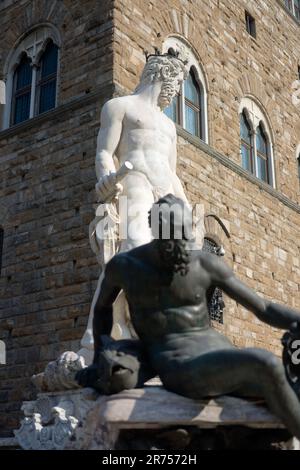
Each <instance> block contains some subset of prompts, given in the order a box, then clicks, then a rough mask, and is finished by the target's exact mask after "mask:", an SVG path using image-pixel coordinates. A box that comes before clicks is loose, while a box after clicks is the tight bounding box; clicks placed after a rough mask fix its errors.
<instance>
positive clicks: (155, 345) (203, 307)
mask: <svg viewBox="0 0 300 470" xmlns="http://www.w3.org/2000/svg"><path fill="white" fill-rule="evenodd" d="M142 248H143V249H140V248H136V249H135V250H132V251H131V252H130V254H128V253H126V254H125V253H124V254H122V255H119V257H120V258H119V259H120V266H119V269H120V270H121V271H120V272H122V273H124V276H122V288H123V289H124V292H125V294H126V297H127V300H128V303H129V307H130V314H131V320H132V323H133V325H134V328H135V330H136V332H137V334H138V336H139V338H141V340H142V342H143V344H144V345H147V349H148V351H149V353H150V355H151V359H152V364H153V366H155V368H156V369H158V370H159V369H160V368H161V367H163V366H164V362H166V364H167V363H168V362H169V361H170V359H171V358H172V359H175V358H176V357H179V358H180V360H181V361H182V358H193V357H198V356H199V354H201V351H203V352H205V353H207V351H209V350H214V351H215V350H216V349H224V348H232V347H233V346H232V344H231V343H230V341H229V340H228V339H227V338H226V337H225V336H223V335H221V334H220V333H218V332H217V331H216V330H214V329H212V328H211V327H210V321H209V314H208V308H207V299H206V292H207V290H208V288H209V287H210V283H211V281H210V278H209V275H208V274H207V272H206V271H205V269H203V268H202V265H201V253H200V252H199V251H194V252H192V254H191V265H190V266H191V272H188V273H187V275H186V276H184V277H182V276H181V275H180V274H179V273H175V274H174V275H173V278H172V280H171V282H170V278H169V276H168V275H166V273H164V272H162V271H160V270H159V269H158V268H157V266H156V265H155V264H154V263H152V262H151V255H150V252H149V255H148V254H147V251H146V250H145V246H144V247H142ZM193 264H195V265H197V266H196V269H193ZM128 269H130V273H131V275H130V277H128V276H127V275H126V273H127V270H128ZM195 272H196V273H197V275H196V276H195ZM145 286H147V296H145V295H143V292H144V289H145Z"/></svg>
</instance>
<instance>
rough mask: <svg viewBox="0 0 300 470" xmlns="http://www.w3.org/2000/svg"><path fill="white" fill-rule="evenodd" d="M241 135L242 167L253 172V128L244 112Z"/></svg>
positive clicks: (241, 121)
mask: <svg viewBox="0 0 300 470" xmlns="http://www.w3.org/2000/svg"><path fill="white" fill-rule="evenodd" d="M240 134H241V154H242V167H243V168H244V169H245V170H248V171H250V172H253V143H252V132H251V126H250V124H249V122H248V119H247V116H246V113H245V111H243V112H242V114H241V119H240Z"/></svg>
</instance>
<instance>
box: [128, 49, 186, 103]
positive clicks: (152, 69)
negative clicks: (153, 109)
mask: <svg viewBox="0 0 300 470" xmlns="http://www.w3.org/2000/svg"><path fill="white" fill-rule="evenodd" d="M186 77H187V68H186V64H185V62H183V61H182V60H180V59H179V58H178V57H177V56H176V55H174V52H173V53H168V54H163V55H161V54H153V55H150V56H148V57H147V62H146V65H145V67H144V70H143V72H142V76H141V79H140V83H139V85H138V87H137V88H136V91H139V89H140V88H141V87H143V86H145V85H151V84H153V83H157V82H161V92H160V95H159V98H158V105H159V106H160V108H162V109H163V108H165V107H167V106H169V104H170V103H171V101H172V99H173V98H174V97H175V96H176V94H177V93H178V92H179V90H180V85H181V84H182V82H183V81H184V80H185V78H186Z"/></svg>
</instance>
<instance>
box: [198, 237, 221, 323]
mask: <svg viewBox="0 0 300 470" xmlns="http://www.w3.org/2000/svg"><path fill="white" fill-rule="evenodd" d="M202 249H203V251H206V252H208V253H213V254H215V255H216V256H222V255H221V253H222V250H221V247H220V246H219V245H218V244H217V243H216V242H215V241H214V240H212V239H211V238H207V237H205V238H204V243H203V248H202ZM206 297H207V306H208V311H209V317H210V319H211V320H214V321H216V322H218V323H223V322H224V318H223V313H224V307H225V303H224V300H223V293H222V291H221V289H219V287H211V288H210V289H209V290H208V292H207V296H206Z"/></svg>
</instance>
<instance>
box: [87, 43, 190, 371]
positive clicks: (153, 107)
mask: <svg viewBox="0 0 300 470" xmlns="http://www.w3.org/2000/svg"><path fill="white" fill-rule="evenodd" d="M173 54H174V52H173V51H171V54H166V55H157V53H156V54H154V55H151V56H148V58H147V59H148V60H147V63H146V65H145V67H144V70H143V73H142V76H141V79H140V83H139V85H138V87H137V88H136V90H135V91H134V93H133V94H132V95H129V96H123V97H119V98H114V99H111V100H110V101H108V102H107V103H106V104H105V105H104V106H103V108H102V112H101V127H100V130H99V134H98V139H97V153H96V174H97V179H98V182H97V184H96V191H97V193H98V196H99V202H100V203H101V204H106V205H105V210H106V214H108V215H109V216H110V217H111V219H112V220H114V221H116V222H119V223H120V224H121V223H122V220H118V212H117V211H116V205H115V204H116V201H117V199H118V196H119V195H122V200H124V197H126V198H127V199H126V201H127V228H128V233H127V237H126V238H125V239H123V240H119V242H118V240H117V239H116V237H115V239H112V240H109V241H107V240H106V241H105V242H103V241H102V243H101V240H99V239H98V238H97V222H98V221H99V220H100V219H101V217H100V218H99V217H98V218H97V217H96V219H95V221H94V223H92V224H91V227H90V239H91V244H92V247H93V249H94V251H95V252H96V253H97V254H98V260H99V261H100V264H102V268H103V267H104V266H103V265H105V264H106V263H107V261H108V260H109V259H110V258H111V256H113V254H114V253H115V252H116V251H119V250H121V251H126V250H129V249H131V248H133V247H136V246H139V245H141V244H144V243H148V242H149V241H150V239H151V234H150V229H149V226H148V210H149V209H150V207H151V206H152V204H153V202H154V201H156V200H157V199H158V198H160V197H161V196H163V195H165V194H167V193H172V194H174V195H176V196H178V197H180V198H182V199H183V200H185V201H187V199H186V196H185V193H184V190H183V187H182V184H181V182H180V180H179V178H178V176H177V175H176V160H177V156H176V141H177V136H176V127H175V125H174V123H173V122H172V121H171V119H169V118H168V117H167V116H166V114H164V112H163V110H164V108H165V107H167V106H168V105H169V104H170V103H171V101H172V99H173V98H174V97H175V96H176V94H177V93H178V91H179V88H180V85H181V83H182V82H183V80H184V79H185V78H186V74H187V70H186V66H185V62H184V60H181V59H180V58H179V57H177V56H176V54H175V55H173ZM121 178H123V179H122V184H121V183H120V180H121ZM102 208H103V206H102ZM102 275H103V269H102ZM102 275H100V278H99V281H98V286H97V290H96V292H95V295H94V299H93V302H92V305H91V311H90V317H89V322H88V327H87V330H86V332H85V334H84V336H83V338H82V341H81V346H82V349H81V350H80V351H79V354H81V355H83V356H84V357H85V359H86V362H87V363H89V362H90V361H91V359H92V355H91V353H92V352H93V336H92V320H93V310H94V305H95V301H96V299H97V297H98V293H99V289H100V287H101V282H102ZM125 309H126V302H125V300H124V298H122V294H121V298H120V297H119V298H118V299H117V300H116V302H115V305H114V329H113V336H114V337H115V338H121V337H122V338H126V337H131V332H130V331H129V330H128V327H127V326H128V322H127V320H126V315H125V312H124V310H125Z"/></svg>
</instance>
